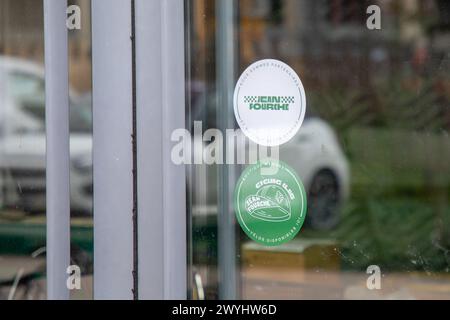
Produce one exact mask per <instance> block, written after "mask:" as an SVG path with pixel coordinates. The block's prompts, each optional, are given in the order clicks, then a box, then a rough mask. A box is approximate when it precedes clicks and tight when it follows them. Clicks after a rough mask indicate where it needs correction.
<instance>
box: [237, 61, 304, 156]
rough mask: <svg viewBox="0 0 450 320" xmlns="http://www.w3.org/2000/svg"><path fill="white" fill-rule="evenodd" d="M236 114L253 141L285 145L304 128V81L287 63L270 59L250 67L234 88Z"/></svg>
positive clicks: (271, 144) (272, 145) (268, 144)
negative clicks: (302, 126)
mask: <svg viewBox="0 0 450 320" xmlns="http://www.w3.org/2000/svg"><path fill="white" fill-rule="evenodd" d="M233 101H234V115H235V116H236V120H237V123H238V124H239V127H240V128H241V130H242V131H243V132H244V134H245V135H246V136H247V137H248V138H249V139H250V140H252V141H254V142H256V143H258V144H260V145H263V146H268V147H274V146H279V145H282V144H283V143H286V142H288V141H289V140H291V139H292V137H294V136H295V135H296V134H297V132H298V130H299V129H300V127H301V125H302V123H303V119H304V118H305V111H306V97H305V89H304V88H303V84H302V82H301V80H300V78H299V76H298V75H297V73H296V72H295V71H294V70H293V69H292V68H291V67H289V66H288V65H287V64H285V63H284V62H281V61H278V60H273V59H266V60H260V61H257V62H255V63H253V64H252V65H251V66H249V67H248V68H247V69H246V70H245V71H244V73H243V74H242V75H241V77H240V78H239V81H238V82H237V84H236V88H235V90H234V100H233Z"/></svg>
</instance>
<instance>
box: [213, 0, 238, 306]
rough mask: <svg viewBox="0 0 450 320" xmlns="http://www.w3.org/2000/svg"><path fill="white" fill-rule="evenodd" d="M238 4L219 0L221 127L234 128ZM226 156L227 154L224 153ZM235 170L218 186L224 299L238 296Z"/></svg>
mask: <svg viewBox="0 0 450 320" xmlns="http://www.w3.org/2000/svg"><path fill="white" fill-rule="evenodd" d="M235 17H236V5H235V1H234V0H218V1H216V19H217V30H216V38H217V46H216V47H217V55H216V64H217V94H218V101H219V107H218V110H217V117H218V124H219V129H220V130H221V131H222V132H225V130H226V129H232V128H234V115H233V90H234V86H235V72H236V56H237V54H236V53H237V52H236V46H235V44H236V37H235V23H236V21H235ZM224 159H226V154H225V155H224ZM235 183H236V170H235V167H233V166H232V165H227V164H223V165H221V166H220V167H219V188H218V190H219V191H218V192H219V194H218V202H219V203H218V205H219V212H218V239H219V241H218V251H219V257H218V260H219V262H218V263H219V296H220V298H221V299H236V298H237V291H238V290H237V288H238V277H237V275H238V271H237V264H236V241H237V239H236V232H235V225H236V223H235V218H234V212H233V205H232V203H233V199H232V197H233V192H234V186H235Z"/></svg>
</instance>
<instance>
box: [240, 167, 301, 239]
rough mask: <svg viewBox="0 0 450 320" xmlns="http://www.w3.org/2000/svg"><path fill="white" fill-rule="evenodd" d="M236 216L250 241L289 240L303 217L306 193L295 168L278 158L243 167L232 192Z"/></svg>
mask: <svg viewBox="0 0 450 320" xmlns="http://www.w3.org/2000/svg"><path fill="white" fill-rule="evenodd" d="M234 202H235V211H236V217H237V220H238V221H239V224H240V225H241V227H242V229H243V230H244V232H245V233H246V234H247V236H249V237H250V238H251V239H252V240H254V241H256V242H258V243H261V244H263V245H266V246H278V245H280V244H283V243H286V242H288V241H290V240H292V239H293V238H294V237H295V236H296V235H297V233H298V232H299V231H300V229H301V228H302V225H303V222H304V221H305V217H306V192H305V188H304V187H303V184H302V182H301V181H300V179H299V178H298V176H297V174H296V173H295V171H294V170H293V169H292V168H290V167H289V166H288V165H287V164H285V163H283V162H281V161H274V160H263V161H259V162H258V163H257V164H255V165H252V166H249V167H247V168H246V169H245V170H244V172H243V173H242V175H241V177H240V178H239V181H238V183H237V186H236V190H235V193H234Z"/></svg>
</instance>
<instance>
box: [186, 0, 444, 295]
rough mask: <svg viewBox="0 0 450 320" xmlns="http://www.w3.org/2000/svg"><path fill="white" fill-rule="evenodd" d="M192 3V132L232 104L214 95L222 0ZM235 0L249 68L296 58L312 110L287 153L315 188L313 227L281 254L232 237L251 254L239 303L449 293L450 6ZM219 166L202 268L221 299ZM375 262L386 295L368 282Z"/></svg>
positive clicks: (208, 194) (210, 173)
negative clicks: (376, 10)
mask: <svg viewBox="0 0 450 320" xmlns="http://www.w3.org/2000/svg"><path fill="white" fill-rule="evenodd" d="M187 3H188V8H189V10H187V12H186V15H187V19H186V21H187V28H188V31H189V32H188V39H187V47H188V56H187V58H188V62H187V63H188V66H187V70H188V78H187V84H188V96H190V101H189V104H188V110H187V111H188V115H189V117H188V119H187V128H191V126H192V124H193V121H194V120H197V121H202V122H203V128H204V130H206V129H208V128H215V127H216V126H217V125H216V122H215V119H216V117H215V116H216V113H217V111H218V110H219V108H230V107H231V106H224V105H220V103H218V102H217V100H215V97H217V96H218V94H219V92H218V91H217V83H216V70H217V66H218V64H219V63H220V61H217V59H216V57H217V56H218V55H217V52H216V51H215V50H216V48H217V47H218V45H217V41H219V39H218V38H217V37H216V29H215V26H216V22H217V15H216V10H215V9H216V6H217V1H202V0H197V1H187ZM370 4H376V5H378V6H379V7H380V8H381V12H382V28H381V30H374V31H372V30H369V29H368V28H367V27H366V19H367V18H368V15H367V14H366V8H367V7H368V6H369V5H370ZM235 5H236V6H237V10H236V11H237V22H236V24H237V26H236V28H237V30H238V35H237V37H238V39H239V41H238V43H239V54H238V57H237V59H238V61H239V70H238V74H240V72H242V71H243V70H244V69H245V68H246V67H248V65H250V64H251V63H253V62H254V61H257V60H259V59H264V58H274V59H279V60H282V61H284V62H286V63H288V64H289V65H290V66H292V67H293V68H294V69H295V70H296V71H297V73H298V74H299V75H300V77H301V78H302V82H303V84H304V86H305V90H306V94H307V101H308V102H307V105H308V107H307V108H308V112H309V115H308V117H307V119H306V120H305V122H304V124H303V126H302V128H301V129H300V132H299V134H298V135H297V136H296V137H294V138H293V139H292V140H291V142H289V143H288V144H286V145H284V146H282V148H281V149H280V158H281V160H283V161H284V162H286V163H288V164H289V165H290V166H291V167H293V168H294V169H295V170H296V171H297V173H298V174H299V175H300V177H301V178H302V180H303V182H304V184H305V187H306V189H307V192H308V204H309V208H308V216H307V223H306V226H305V227H304V228H303V229H302V230H301V232H300V234H299V236H298V237H297V238H296V239H295V240H294V241H292V242H291V243H289V244H288V245H285V246H282V247H279V248H271V249H268V248H264V247H261V246H259V245H257V244H255V243H252V242H251V241H249V239H248V238H246V237H245V235H243V234H242V233H241V234H240V235H239V236H238V237H237V238H236V239H229V241H230V245H231V244H232V243H234V242H235V241H236V242H237V243H238V246H239V250H238V254H237V255H236V259H237V260H238V263H239V265H240V268H239V273H240V292H239V295H240V297H242V298H250V299H255V298H256V299H260V298H263V299H265V298H268V299H283V298H294V299H302V298H318V299H328V298H336V299H351V298H358V299H365V298H367V299H380V298H381V299H389V298H392V299H396V298H403V299H409V298H411V299H428V298H437V299H440V298H444V299H450V274H449V271H450V260H449V259H450V257H449V254H448V253H449V250H450V242H449V239H450V238H449V237H450V205H449V203H450V201H449V199H450V167H449V163H450V139H449V130H450V108H449V106H450V77H449V74H450V72H449V66H450V62H449V61H450V60H449V57H450V46H449V43H450V42H449V41H448V39H449V37H450V21H449V18H448V17H449V16H450V15H449V13H450V6H449V4H448V2H446V1H440V0H428V1H417V0H408V1H402V0H398V1H382V0H379V1H375V2H374V1H372V2H370V3H369V2H368V1H328V0H323V1H306V0H305V1H298V0H285V1H281V0H245V1H239V2H237V1H235ZM217 170H218V169H217V167H212V166H204V167H202V168H200V167H199V166H193V167H192V168H191V172H190V177H191V180H190V184H189V196H190V201H191V208H190V209H191V210H190V211H191V212H190V216H191V220H192V222H191V223H192V226H191V227H192V230H191V233H192V237H191V240H190V254H191V257H192V259H191V262H190V267H191V268H190V272H192V273H195V275H196V276H195V277H194V278H198V277H199V276H200V277H201V279H202V284H203V288H204V292H205V297H206V298H209V299H211V298H216V297H217V295H218V292H219V291H220V290H219V289H218V288H219V286H220V284H219V283H218V279H219V276H218V275H219V274H220V272H221V270H218V264H217V255H218V253H217V250H218V249H217V248H218V246H217V235H218V232H220V228H221V226H220V225H217V211H218V209H217V192H218V191H217V178H216V174H217ZM371 266H376V267H378V268H379V270H380V271H381V273H382V277H381V279H382V280H381V289H380V290H376V289H375V290H369V288H368V287H367V280H368V278H369V276H370V275H371V274H368V273H367V272H368V270H369V271H370V272H373V270H377V269H376V267H375V269H374V267H371ZM193 283H194V281H193ZM194 284H195V283H194ZM192 288H193V290H194V291H195V285H193V286H192ZM193 297H196V295H195V292H194V294H193Z"/></svg>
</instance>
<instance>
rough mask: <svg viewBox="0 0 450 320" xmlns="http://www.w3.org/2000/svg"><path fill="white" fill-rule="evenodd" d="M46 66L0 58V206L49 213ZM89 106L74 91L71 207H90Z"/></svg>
mask: <svg viewBox="0 0 450 320" xmlns="http://www.w3.org/2000/svg"><path fill="white" fill-rule="evenodd" d="M44 85H45V81H44V69H43V68H42V67H41V66H39V65H37V64H35V63H32V62H29V61H26V60H21V59H15V58H8V57H0V208H2V207H3V208H10V209H16V210H25V211H32V212H44V211H45V203H46V201H45V162H46V161H45V155H46V152H45V86H44ZM90 117H91V115H90V110H89V106H88V105H86V102H85V101H77V100H75V99H74V98H73V95H72V94H71V107H70V126H71V137H70V152H71V172H70V178H71V208H72V210H73V211H76V212H83V213H88V212H91V211H92V160H91V146H92V137H91V134H90V130H91V128H90Z"/></svg>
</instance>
